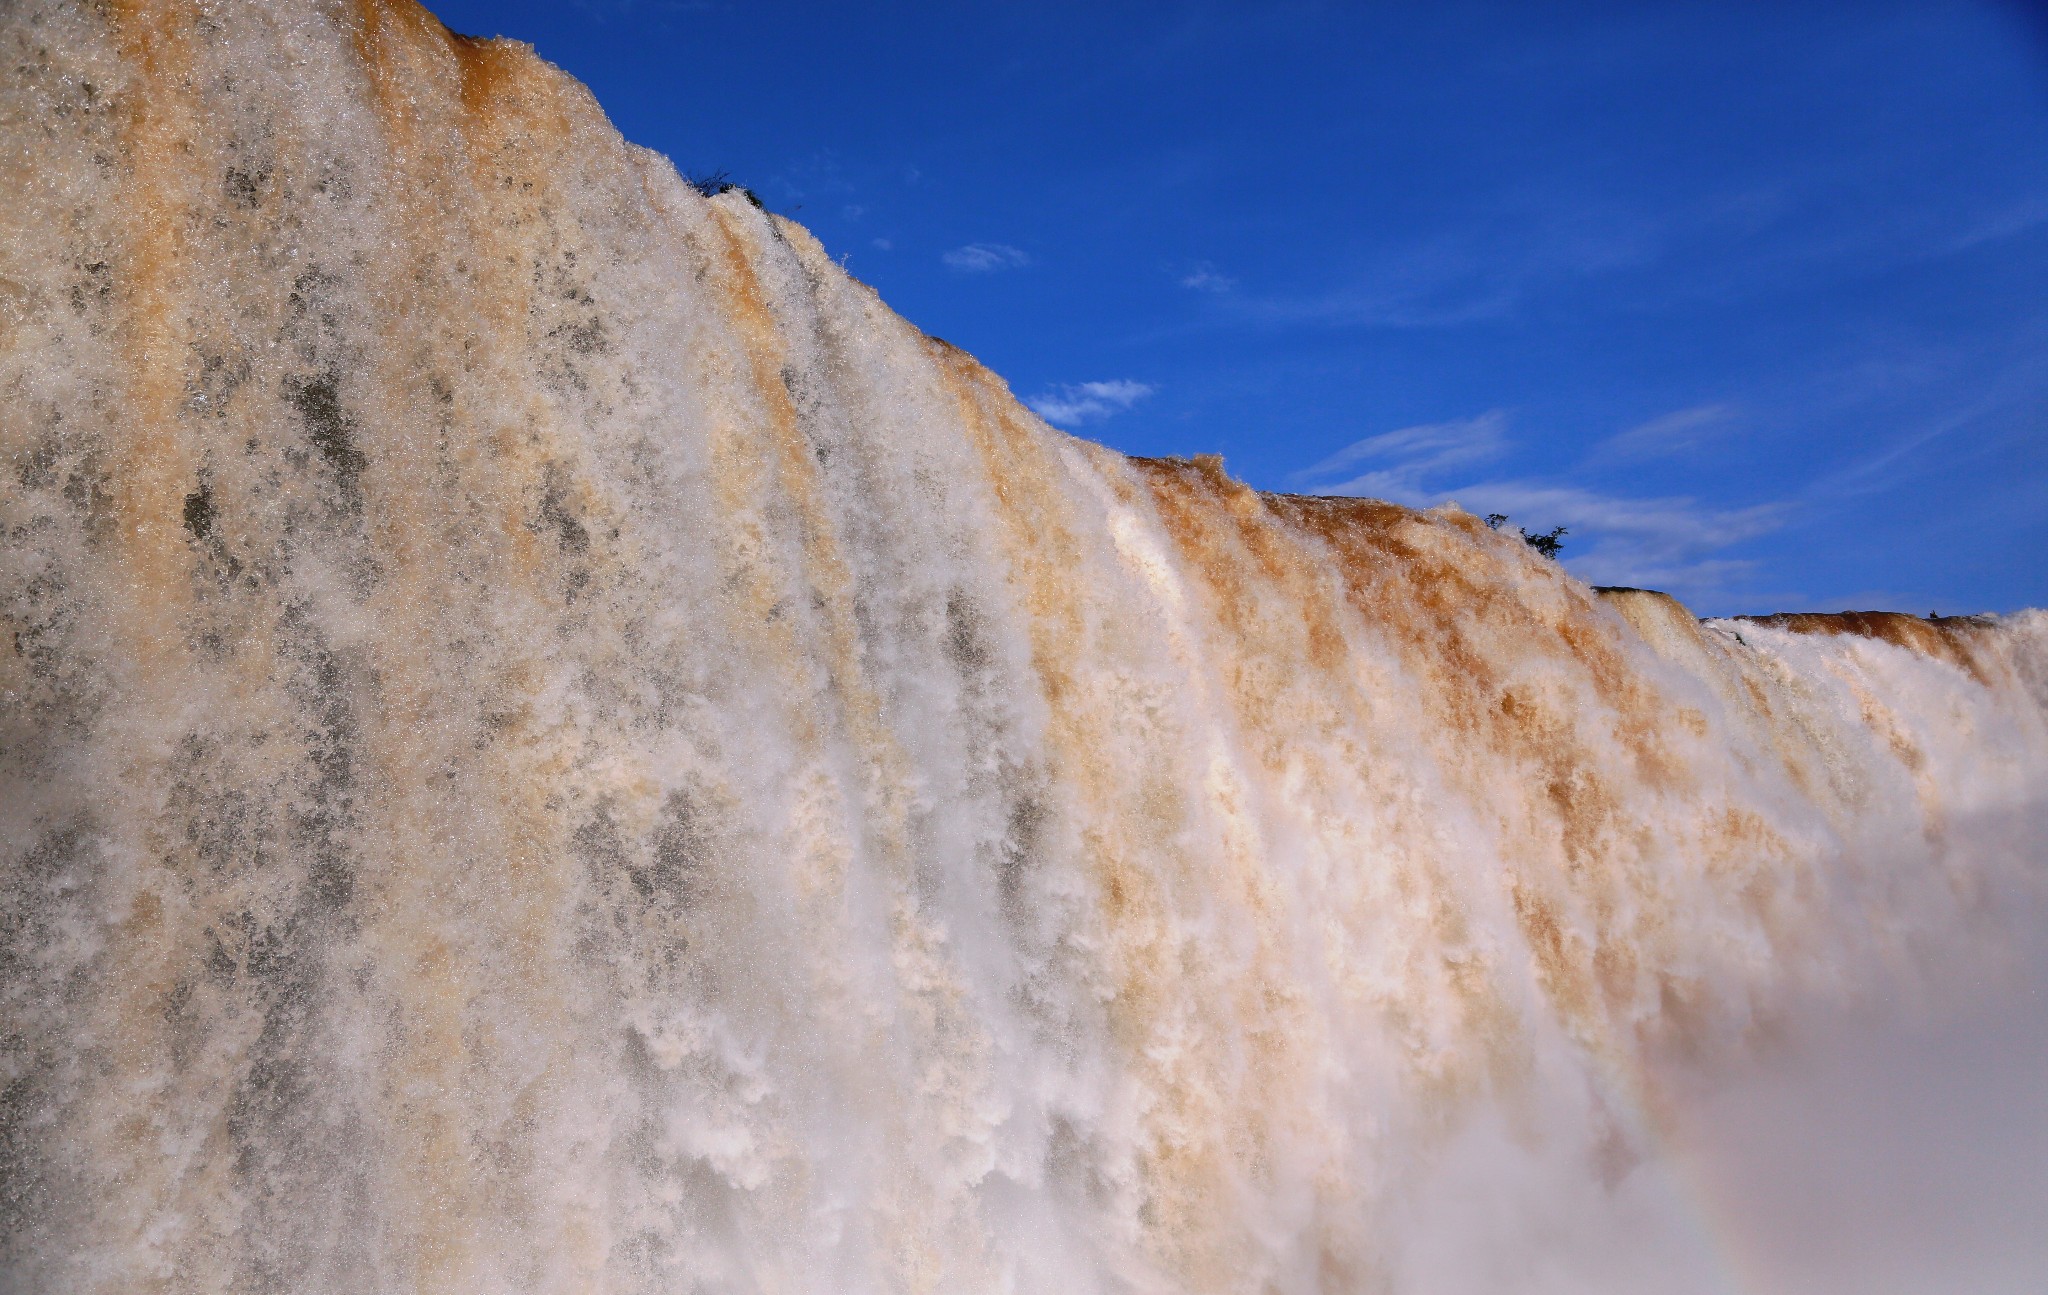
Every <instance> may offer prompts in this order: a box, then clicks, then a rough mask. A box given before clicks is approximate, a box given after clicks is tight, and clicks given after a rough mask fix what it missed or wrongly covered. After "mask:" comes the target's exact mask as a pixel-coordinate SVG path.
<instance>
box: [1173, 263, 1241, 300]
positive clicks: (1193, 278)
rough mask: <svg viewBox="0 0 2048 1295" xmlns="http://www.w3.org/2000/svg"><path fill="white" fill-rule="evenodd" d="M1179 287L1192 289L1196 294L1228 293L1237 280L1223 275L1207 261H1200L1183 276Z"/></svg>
mask: <svg viewBox="0 0 2048 1295" xmlns="http://www.w3.org/2000/svg"><path fill="white" fill-rule="evenodd" d="M1180 286H1181V287H1183V288H1193V289H1194V290H1195V291H1197V292H1228V291H1230V290H1231V289H1232V288H1235V287H1236V286H1237V280H1236V279H1233V278H1231V277H1230V276H1229V275H1227V274H1224V273H1223V272H1221V271H1220V270H1218V269H1217V268H1216V267H1215V266H1213V265H1211V264H1209V262H1207V261H1200V262H1197V263H1196V264H1195V266H1194V267H1193V268H1192V269H1190V270H1189V271H1188V272H1187V273H1186V274H1183V275H1182V276H1181V279H1180Z"/></svg>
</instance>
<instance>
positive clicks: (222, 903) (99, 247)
mask: <svg viewBox="0 0 2048 1295" xmlns="http://www.w3.org/2000/svg"><path fill="white" fill-rule="evenodd" d="M0 56H4V60H5V66H6V67H7V68H8V72H7V74H6V76H5V77H4V78H0V150H4V151H0V190H4V192H6V193H7V194H8V195H9V199H8V201H7V202H6V203H4V204H0V444H4V452H5V474H4V477H0V510H4V511H0V525H4V526H5V528H6V536H7V545H6V550H5V558H4V563H0V575H4V584H0V593H4V600H5V601H4V607H5V616H6V620H7V624H8V629H9V631H10V633H9V635H8V637H7V639H6V641H5V646H0V696H4V698H5V701H4V707H0V725H4V728H0V847H4V849H5V852H6V859H7V862H6V864H5V871H4V873H0V887H4V890H0V958H4V986H5V988H4V992H5V996H6V997H5V1020H6V1029H5V1044H4V1046H5V1052H4V1060H0V1084H4V1090H0V1212H4V1218H5V1228H4V1238H5V1239H4V1242H0V1277H4V1283H5V1284H6V1285H7V1287H8V1289H20V1290H24V1291H45V1290H47V1291H57V1290H64V1291H145V1290H161V1291H201V1290H205V1291H287V1290H291V1291H299V1290H344V1289H347V1290H372V1289H374V1290H422V1291H426V1290H445V1291H492V1290H592V1291H596V1290H608V1291H638V1290H647V1291H653V1290H664V1291H666V1290H705V1291H718V1290H761V1291H810V1290H815V1291H859V1290H877V1291H879V1290H891V1291H939V1290H1018V1291H1040V1290H1043V1291H1062V1292H1082V1291H1112V1290H1115V1291H1125V1290H1131V1291H1149V1290H1159V1291H1168V1290H1174V1291H1198V1290H1200V1291H1206V1290H1216V1291H1222V1290H1233V1291H1235V1290H1244V1291H1288V1292H1308V1291H1332V1292H1334V1291H1390V1290H1400V1291H1405V1290H1447V1289H1460V1288H1470V1289H1502V1288H1504V1287H1502V1286H1501V1285H1500V1282H1499V1280H1498V1274H1495V1275H1494V1276H1493V1277H1491V1278H1489V1276H1488V1274H1487V1273H1486V1272H1483V1271H1482V1272H1478V1273H1477V1274H1476V1275H1474V1274H1472V1273H1468V1272H1466V1271H1465V1270H1463V1269H1457V1268H1456V1267H1455V1265H1453V1266H1451V1267H1446V1266H1445V1265H1446V1263H1447V1262H1448V1261H1447V1260H1445V1259H1444V1257H1443V1255H1442V1254H1440V1253H1438V1251H1437V1250H1436V1249H1433V1248H1432V1247H1434V1246H1436V1245H1437V1243H1438V1240H1440V1239H1441V1238H1442V1237H1443V1236H1444V1235H1446V1233H1445V1228H1446V1227H1450V1226H1451V1224H1452V1223H1455V1224H1456V1228H1454V1229H1453V1231H1456V1230H1457V1229H1467V1230H1469V1231H1470V1232H1474V1233H1476V1232H1487V1231H1488V1230H1491V1232H1492V1234H1494V1235H1496V1237H1499V1236H1508V1237H1512V1236H1515V1235H1519V1234H1518V1233H1517V1232H1516V1230H1515V1229H1516V1228H1521V1227H1525V1226H1527V1227H1533V1226H1534V1225H1533V1224H1529V1223H1527V1220H1531V1219H1541V1218H1543V1217H1545V1213H1544V1212H1545V1211H1546V1210H1549V1211H1556V1210H1558V1209H1559V1208H1560V1205H1559V1202H1569V1203H1570V1208H1571V1209H1572V1210H1574V1211H1577V1212H1578V1216H1579V1217H1582V1218H1590V1217H1593V1216H1598V1217H1600V1218H1609V1219H1611V1220H1612V1221H1613V1226H1614V1227H1615V1228H1617V1229H1623V1230H1626V1229H1627V1228H1630V1227H1636V1226H1637V1225H1638V1224H1639V1223H1641V1220H1643V1219H1649V1220H1650V1221H1651V1222H1650V1224H1645V1225H1643V1226H1647V1227H1649V1229H1650V1231H1653V1232H1654V1231H1656V1229H1657V1228H1658V1227H1665V1228H1666V1229H1667V1230H1671V1229H1676V1230H1677V1231H1674V1232H1672V1235H1674V1236H1676V1235H1678V1234H1679V1233H1680V1232H1683V1230H1684V1228H1685V1227H1689V1226H1693V1223H1692V1222H1691V1221H1690V1219H1691V1215H1690V1213H1689V1211H1690V1209H1691V1207H1690V1206H1689V1205H1688V1204H1687V1203H1686V1202H1685V1201H1684V1200H1683V1199H1682V1195H1670V1194H1667V1195H1659V1194H1658V1192H1659V1191H1660V1190H1661V1189H1659V1188H1657V1187H1656V1186H1655V1183H1656V1181H1657V1179H1656V1175H1657V1173H1658V1172H1660V1171H1659V1169H1658V1166H1659V1165H1660V1164H1661V1163H1662V1160H1661V1153H1660V1150H1659V1138H1660V1136H1661V1132H1660V1130H1661V1129H1662V1127H1663V1117H1662V1115H1661V1114H1660V1111H1661V1110H1662V1105H1663V1103H1664V1102H1665V1100H1666V1094H1665V1092H1664V1090H1663V1087H1662V1086H1661V1085H1660V1083H1659V1082H1658V1081H1657V1080H1656V1079H1655V1078H1654V1075H1655V1074H1656V1070H1655V1068H1654V1066H1653V1065H1652V1064H1651V1063H1652V1062H1654V1061H1655V1060H1657V1059H1658V1058H1664V1057H1680V1058H1683V1057H1686V1056H1704V1055H1719V1054H1726V1053H1729V1052H1732V1051H1739V1050H1741V1049H1743V1048H1745V1047H1748V1046H1750V1045H1751V1044H1752V1043H1754V1042H1755V1041H1756V1040H1757V1039H1758V1038H1759V1037H1762V1036H1764V1035H1767V1034H1768V1033H1769V1032H1770V1031H1771V1030H1772V1029H1773V1028H1774V1023H1776V1022H1779V1021H1781V1020H1782V1018H1783V1017H1784V1015H1785V1013H1786V1012H1787V1011H1788V1010H1790V1009H1789V1006H1788V1005H1789V1004H1792V1003H1795V1002H1798V1001H1801V1000H1802V999H1803V998H1804V997H1807V996H1814V995H1821V996H1827V995H1843V994H1850V995H1853V994H1854V993H1856V992H1858V991H1859V989H1860V988H1867V987H1869V986H1872V985H1876V984H1880V983H1882V984H1899V983H1909V982H1910V981H1911V979H1912V977H1913V975H1914V973H1915V969H1916V968H1917V967H1919V966H1920V965H1921V964H1922V963H1923V962H1925V961H1927V960H1929V959H1944V958H1953V957H1955V956H1957V953H1958V951H1959V950H1964V949H1995V948H1997V947H1998V944H1997V941H1998V939H1999V937H2000V936H2001V935H2009V934H2011V928H2012V927H2013V925H2014V923H2015V922H2019V921H2023V920H2031V919H2022V918H2019V917H2015V916H2014V915H2015V914H2023V913H2027V912H2031V911H2032V910H2031V909H2029V908H2028V907H2027V905H2029V904H2031V903H2032V902H2033V901H2034V900H2035V899H2036V898H2037V895H2038V891H2039V888H2040V883H2041V881H2042V876H2041V858H2040V849H2039V845H2038V842H2039V841H2041V840H2042V839H2044V832H2048V616H2044V615H2043V614H2040V613H2026V614H2022V615H2019V616H2014V617H2008V618H2004V619H2001V620H1988V619H1987V620H1946V621H1939V622H1921V621H1917V620H1912V619H1909V618H1891V619H1883V618H1880V619H1877V620H1867V621H1856V620H1827V619H1825V618H1811V617H1803V618H1789V619H1779V620H1771V621H1762V622H1746V623H1738V622H1712V623H1708V624H1704V625H1702V624H1700V623H1698V622H1696V621H1695V620H1694V619H1693V618H1692V617H1691V616H1690V615H1689V614H1687V613H1686V612H1685V611H1684V609H1683V608H1681V607H1679V606H1678V605H1677V604H1675V603H1673V602H1671V601H1670V600H1668V599H1666V598H1664V597H1662V596H1661V595H1656V594H1649V593H1643V592H1639V591H1625V590H1624V591H1606V592H1605V593H1596V592H1594V591H1592V590H1589V589H1587V588H1586V587H1584V586H1582V585H1580V584H1578V583H1576V582H1574V581H1573V580H1571V579H1570V578H1568V577H1567V576H1566V575H1564V574H1563V573H1562V572H1561V571H1560V570H1559V569H1558V568H1557V567H1556V565H1555V564H1553V563H1550V562H1547V561H1545V560H1543V559H1541V558H1538V557H1536V556H1534V555H1533V554H1531V553H1530V552H1529V550H1528V549H1527V548H1526V547H1525V546H1523V545H1522V544H1520V543H1519V542H1518V541H1514V540H1511V539H1506V538H1503V537H1501V536H1499V535H1496V534H1494V533H1493V532H1491V531H1489V530H1488V529H1487V528H1486V527H1485V526H1483V525H1482V524H1480V523H1479V522H1478V521H1477V520H1475V519H1473V518H1471V517H1469V516H1467V515H1465V514H1463V513H1461V512H1458V511H1457V510H1455V509H1445V510H1439V511H1434V512H1430V513H1416V512H1412V511H1409V510H1406V509H1402V508H1398V507H1395V506H1393V505H1389V504H1381V503H1374V502H1370V501H1363V500H1337V499H1306V498H1296V497H1286V496H1271V495H1262V494H1259V493H1256V492H1254V491H1252V490H1250V489H1248V488H1246V487H1245V486H1243V485H1240V484H1238V483H1236V482H1233V481H1231V480H1230V479H1229V478H1228V477H1227V476H1226V475H1224V473H1223V471H1222V467H1221V464H1220V463H1218V462H1216V461H1213V460H1207V459H1197V460H1194V461H1191V462H1190V461H1180V460H1155V461H1133V460H1128V459H1125V458H1122V457H1120V456H1118V455H1116V454H1113V453H1111V452H1109V451H1107V450H1104V449H1102V448H1100V447H1098V446H1094V445H1090V444H1087V443H1085V442H1081V441H1077V440H1074V439H1072V438H1069V437H1067V436H1065V435H1062V434H1061V433H1058V432H1056V431H1054V430H1052V429H1050V428H1048V427H1046V426H1045V425H1044V424H1043V423H1042V422H1040V421H1039V420H1038V419H1037V418H1035V417H1034V416H1033V415H1031V414H1030V413H1029V412H1027V411H1026V410H1025V409H1023V408H1022V407H1021V406H1020V405H1019V404H1018V403H1017V402H1016V401H1015V400H1014V399H1013V398H1012V397H1011V395H1010V393H1009V392H1008V390H1007V389H1006V388H1005V387H1004V386H1003V384H1002V382H1001V381H1000V380H998V379H997V378H995V377H994V376H993V375H991V374H990V373H988V372H987V371H986V370H984V369H983V368H981V367H980V366H979V365H977V364H976V363H975V362H974V361H973V360H972V359H971V358H969V357H968V356H966V355H965V354H963V353H961V352H960V351H958V350H956V349H954V348H953V347H950V346H948V345H946V344H945V343H943V342H940V341H937V340H936V339H933V338H929V337H926V336H924V335H922V334H921V333H919V332H918V330H917V329H915V328H914V327H912V326H910V325H909V324H907V323H905V322H904V321H903V320H901V319H899V318H898V317H896V316H895V315H894V314H892V313H891V312H890V311H889V310H888V309H887V308H886V307H885V306H883V305H882V303H881V302H880V301H879V300H878V299H877V298H876V296H875V294H874V293H873V292H872V291H870V290H869V289H868V288H866V287H865V286H864V285H862V284H860V283H858V282H856V281H854V280H853V279H851V278H850V277H848V276H847V275H846V274H844V273H842V272H841V271H840V269H839V268H838V267H836V266H835V265H834V264H833V263H832V262H831V260H830V259H829V258H828V257H827V256H826V255H825V253H824V252H823V250H822V249H821V248H820V247H819V245H818V244H817V242H816V241H815V240H814V239H812V238H811V237H810V235H809V234H807V233H806V232H805V231H804V230H803V229H801V228H800V227H798V226H796V225H795V224H793V223H791V222H789V221H786V220H783V219H781V218H778V217H775V216H772V215H769V214H767V213H765V212H763V211H761V210H758V209H757V208H756V207H755V206H753V205H751V204H750V203H749V202H747V201H746V199H745V197H744V196H743V195H742V194H740V193H737V192H729V193H726V194H723V195H720V196H718V197H715V198H711V199H708V200H707V199H705V198H702V197H700V196H699V195H698V194H697V193H695V192H694V191H692V190H691V189H690V188H689V187H688V186H686V185H685V184H683V183H682V182H681V181H680V180H679V179H678V177H677V175H676V173H675V171H674V170H673V168H672V167H671V166H670V165H669V163H668V162H667V161H665V160H664V159H662V158H660V157H658V156H656V155H654V154H651V153H649V152H647V151H645V150H642V149H638V148H635V147H633V146H631V145H629V144H627V143H625V142H624V141H623V140H621V139H620V138H619V137H618V135H617V134H616V133H615V132H614V131H613V130H612V128H611V126H610V125H609V124H608V123H607V121H606V120H605V118H604V116H603V114H602V113H601V112H600V110H599V109H598V107H597V105H596V104H595V103H594V102H593V101H592V100H591V98H590V96H589V94H588V93H587V92H586V91H585V90H584V89H583V88H582V87H581V86H579V85H578V84H576V83H575V82H574V81H572V80H571V79H569V78H568V77H566V76H564V75H563V74H561V73H560V72H558V71H557V70H555V69H553V68H551V67H549V66H548V65H546V64H545V63H543V62H541V61H540V60H538V59H537V58H535V57H534V56H533V55H532V54H531V52H530V51H528V50H526V49H525V48H524V47H521V46H518V45H515V44H510V43H505V42H481V41H475V40H471V39H469V38H465V37H460V36H455V35H453V34H451V33H449V32H447V31H445V30H444V29H443V28H442V27H441V26H440V24H438V23H437V22H436V21H434V20H433V19H432V18H431V17H430V16H428V15H427V14H426V13H425V12H424V11H421V10H419V9H417V8H415V7H413V6H412V5H411V4H410V3H408V2H407V0H356V3H353V4H341V3H318V2H315V0H280V2H277V3H256V2H255V0H222V2H220V3H209V4H204V5H201V4H194V3H180V2H176V0H124V2H120V3H104V4H95V5H86V4H75V3H61V2H59V0H18V2H17V3H12V4H9V5H7V6H5V7H4V8H0ZM1475 1148H1477V1149H1476V1150H1475ZM1445 1184H1453V1185H1454V1188H1447V1187H1445V1186H1444V1185H1445ZM1645 1184H1649V1185H1648V1186H1645ZM1447 1191H1448V1192H1449V1193H1450V1195H1449V1196H1448V1197H1447V1196H1446V1195H1445V1193H1446V1192H1447ZM1481 1197H1483V1198H1484V1199H1485V1200H1486V1201H1490V1202H1492V1204H1489V1205H1486V1206H1485V1209H1484V1210H1483V1211H1481V1212H1478V1213H1471V1212H1461V1211H1468V1207H1469V1206H1470V1202H1471V1201H1472V1200H1474V1199H1479V1198H1481ZM1447 1200H1448V1201H1450V1203H1448V1204H1447V1203H1446V1201H1447ZM1461 1201H1462V1202H1464V1203H1463V1204H1460V1203H1458V1202H1461ZM1471 1208H1477V1207H1471ZM1487 1211H1491V1212H1487ZM1446 1220H1450V1221H1451V1222H1450V1223H1447V1222H1446ZM1517 1220H1520V1221H1519V1222H1518V1221H1517ZM1631 1220H1633V1222H1632V1221H1631ZM1589 1226H1591V1225H1589ZM1603 1226H1604V1225H1603ZM1596 1230H1597V1229H1596ZM1602 1235H1605V1234H1602ZM1433 1238H1435V1239H1436V1240H1433ZM1596 1241H1597V1238H1596ZM1589 1244H1592V1243H1589ZM1684 1244H1689V1243H1686V1242H1684V1241H1683V1239H1682V1238H1681V1239H1680V1240H1679V1241H1674V1242H1672V1245H1674V1246H1678V1247H1680V1249H1681V1250H1682V1248H1683V1245H1684ZM1672 1253H1677V1252H1676V1251H1674V1252H1672ZM1687 1253H1690V1252H1687ZM1699 1272H1700V1276H1699V1278H1698V1284H1697V1285H1696V1286H1685V1285H1683V1282H1684V1281H1689V1280H1692V1279H1691V1278H1685V1277H1683V1276H1682V1275H1681V1276H1678V1277H1673V1276H1672V1275H1671V1273H1670V1272H1668V1271H1667V1272H1665V1273H1664V1276H1665V1277H1667V1278H1669V1279H1670V1281H1671V1282H1673V1283H1677V1284H1672V1285H1667V1286H1665V1287H1663V1289H1694V1288H1697V1289H1710V1288H1711V1287H1710V1285H1709V1284H1708V1283H1710V1282H1711V1281H1712V1280H1717V1278H1716V1277H1715V1275H1714V1273H1713V1272H1712V1271H1711V1265H1705V1266H1702V1267H1701V1268H1700V1269H1699ZM1468 1280H1469V1281H1470V1282H1471V1283H1473V1284H1472V1285H1471V1286H1469V1287H1460V1286H1459V1285H1458V1283H1460V1282H1464V1281H1468ZM1489 1281H1491V1282H1492V1285H1490V1286H1489V1285H1488V1284H1487V1283H1488V1282H1489ZM1581 1288H1582V1289H1583V1288H1585V1287H1581ZM1638 1288H1640V1287H1638Z"/></svg>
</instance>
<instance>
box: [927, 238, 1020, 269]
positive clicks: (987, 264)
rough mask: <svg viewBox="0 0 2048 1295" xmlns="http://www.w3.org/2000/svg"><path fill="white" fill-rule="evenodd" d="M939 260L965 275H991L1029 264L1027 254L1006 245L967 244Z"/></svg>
mask: <svg viewBox="0 0 2048 1295" xmlns="http://www.w3.org/2000/svg"><path fill="white" fill-rule="evenodd" d="M939 259H940V260H941V261H944V262H945V263H946V264H947V266H949V267H950V268H952V269H955V270H959V271H961V272H963V273H965V274H991V273H993V272H995V271H997V270H1014V269H1018V268H1019V267H1021V266H1026V265H1029V264H1031V256H1030V254H1029V253H1028V252H1025V251H1024V250H1023V249H1022V248H1016V247H1011V246H1010V245H1009V244H1008V243H969V244H968V245H967V246H965V247H956V248H954V249H953V250H952V251H950V252H947V253H946V254H945V255H944V256H941V257H940V258H939Z"/></svg>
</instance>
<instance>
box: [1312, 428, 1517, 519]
mask: <svg viewBox="0 0 2048 1295" xmlns="http://www.w3.org/2000/svg"><path fill="white" fill-rule="evenodd" d="M1506 445H1507V413H1506V412H1505V411H1504V410H1499V409H1490V410H1488V411H1487V412H1485V413H1483V414H1480V415H1479V416H1478V417H1476V418H1460V419H1453V420H1452V421H1450V422H1446V423H1423V424H1420V425H1418V426H1415V427H1403V428H1400V429H1399V430H1397V431H1392V432H1382V433H1380V434H1379V435H1377V436H1368V437H1366V438H1365V439H1364V440H1362V441H1354V442H1352V443H1351V444H1350V445H1347V446H1345V447H1344V448H1343V449H1341V450H1339V451H1337V452H1336V453H1335V454H1332V455H1331V456H1330V457H1328V458H1326V459H1324V460H1323V461H1322V462H1320V463H1318V464H1316V465H1315V466H1314V467H1311V468H1308V469H1306V470H1304V471H1301V472H1297V473H1295V474H1294V478H1293V480H1294V482H1295V484H1297V485H1308V484H1311V483H1321V484H1320V485H1319V486H1318V488H1319V489H1320V490H1322V491H1323V492H1324V493H1326V494H1336V495H1372V496H1373V497H1375V498H1379V499H1391V500H1393V501H1395V502H1396V503H1404V504H1416V505H1418V506H1420V503H1421V500H1422V498H1423V496H1424V495H1426V494H1427V490H1426V488H1425V487H1426V483H1427V481H1428V479H1429V478H1431V477H1434V476H1436V475H1437V474H1438V473H1440V472H1441V471H1442V470H1443V469H1445V468H1449V467H1455V466H1458V465H1460V464H1469V463H1478V462H1483V461H1485V460H1487V459H1490V458H1493V457H1495V456H1496V455H1498V454H1499V453H1500V452H1501V450H1502V449H1504V448H1505V447H1506ZM1372 464H1379V465H1381V466H1378V467H1374V468H1372V470H1371V471H1368V472H1365V473H1362V474H1357V475H1352V476H1349V477H1343V474H1346V473H1350V472H1352V471H1353V470H1354V469H1356V468H1358V467H1360V466H1365V465H1372ZM1340 477H1343V479H1338V480H1333V478H1340Z"/></svg>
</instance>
